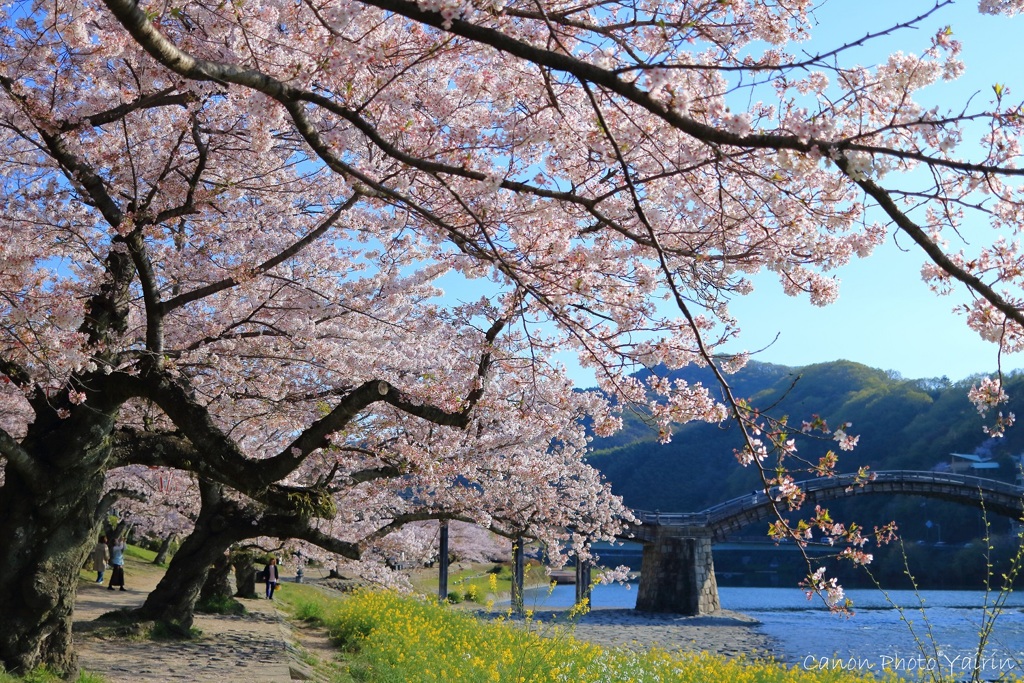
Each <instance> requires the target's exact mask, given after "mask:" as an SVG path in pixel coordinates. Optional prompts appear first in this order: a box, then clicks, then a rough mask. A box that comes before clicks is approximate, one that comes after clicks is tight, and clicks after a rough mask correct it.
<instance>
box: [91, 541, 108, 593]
mask: <svg viewBox="0 0 1024 683" xmlns="http://www.w3.org/2000/svg"><path fill="white" fill-rule="evenodd" d="M108 559H110V551H109V550H108V549H107V537H106V536H104V535H102V534H100V540H99V541H97V542H96V547H95V548H93V549H92V568H93V571H95V572H96V583H103V572H105V571H106V570H107V560H108Z"/></svg>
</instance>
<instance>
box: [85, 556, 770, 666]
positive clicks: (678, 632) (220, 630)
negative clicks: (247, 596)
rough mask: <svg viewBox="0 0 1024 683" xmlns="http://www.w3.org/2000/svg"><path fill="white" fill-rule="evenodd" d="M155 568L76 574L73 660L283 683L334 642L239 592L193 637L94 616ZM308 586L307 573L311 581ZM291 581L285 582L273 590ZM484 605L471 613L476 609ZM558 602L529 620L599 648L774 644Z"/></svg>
mask: <svg viewBox="0 0 1024 683" xmlns="http://www.w3.org/2000/svg"><path fill="white" fill-rule="evenodd" d="M162 575H163V570H162V569H161V568H159V567H155V566H153V565H151V564H147V563H145V562H140V561H138V560H135V559H133V558H129V559H128V564H127V566H126V576H127V579H126V581H127V586H128V590H127V591H124V592H122V591H109V590H107V589H106V587H105V586H100V585H97V584H94V583H91V582H83V583H82V585H81V586H80V589H79V592H78V597H77V602H76V611H75V630H74V634H75V635H74V637H75V644H76V648H77V651H78V654H79V661H80V666H81V667H82V668H83V669H85V670H87V671H90V672H92V673H95V674H98V675H100V676H102V677H103V678H104V680H105V681H107V683H128V682H142V683H155V682H157V681H175V680H178V681H194V682H195V683H230V682H234V681H238V682H239V683H242V682H248V681H264V682H266V683H285V682H287V681H293V680H297V679H302V678H312V679H314V680H316V678H317V676H316V675H315V674H311V672H310V669H309V666H308V660H309V659H311V658H312V659H318V660H320V661H324V662H327V661H330V660H332V659H334V657H335V655H336V652H337V651H336V649H335V648H334V647H333V646H332V645H331V644H330V643H329V641H328V639H327V637H326V634H325V633H321V632H318V631H317V629H314V628H309V627H307V626H297V625H293V624H291V623H289V622H288V621H287V620H286V619H285V618H284V616H283V615H282V614H281V612H279V611H278V610H277V608H276V605H275V604H274V603H272V602H271V601H269V600H242V601H241V602H242V603H243V604H244V605H245V607H246V609H247V610H248V613H247V614H246V615H244V616H229V615H207V614H198V615H196V622H195V627H196V628H197V629H198V630H199V631H200V632H201V634H200V636H199V637H198V638H196V639H194V640H187V641H180V640H150V639H143V638H142V637H141V636H138V635H132V634H131V633H129V632H127V631H125V630H124V629H121V628H119V627H114V626H109V625H107V623H105V622H103V621H96V619H97V618H98V617H99V616H101V615H102V614H105V613H107V612H110V611H112V610H115V609H124V608H131V607H136V606H138V605H141V604H142V602H143V601H144V600H145V597H146V595H147V594H148V593H149V592H150V591H151V590H152V589H153V588H154V587H155V586H156V583H157V582H158V581H159V579H160V577H161V576H162ZM311 583H313V584H314V585H315V581H313V582H311ZM290 585H292V584H289V583H284V584H283V585H282V588H281V590H282V591H288V589H289V586H290ZM489 614H492V613H485V612H483V611H481V612H480V615H481V616H482V617H485V618H486V617H487V616H488V615H489ZM567 614H568V612H567V610H559V609H553V610H545V611H543V612H539V613H538V614H536V615H534V617H533V621H534V628H535V630H537V632H539V633H540V634H541V635H544V634H545V633H544V631H545V624H547V623H549V622H554V621H557V622H559V623H560V624H562V625H568V626H569V627H570V632H571V634H572V635H573V636H574V637H575V638H577V639H579V640H584V641H587V642H591V643H594V644H597V645H601V646H603V647H624V648H628V649H631V650H647V649H651V648H660V649H664V650H667V651H672V652H710V653H715V654H721V655H724V656H726V657H745V658H748V659H749V658H761V657H765V656H768V655H770V654H771V653H772V652H773V643H772V642H771V641H770V639H768V638H767V637H766V636H764V635H763V634H761V633H760V632H759V631H758V628H757V627H758V622H757V621H756V620H754V619H752V618H750V617H747V616H745V615H743V614H739V613H736V612H730V611H726V610H723V611H721V612H719V613H716V614H714V615H709V616H701V617H681V616H678V615H661V614H646V613H640V612H636V611H634V610H631V609H596V610H593V611H592V612H590V613H588V614H585V615H583V616H582V617H577V618H575V619H574V620H572V621H571V622H570V621H569V620H568V618H567Z"/></svg>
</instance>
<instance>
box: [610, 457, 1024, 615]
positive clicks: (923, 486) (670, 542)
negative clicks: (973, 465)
mask: <svg viewBox="0 0 1024 683" xmlns="http://www.w3.org/2000/svg"><path fill="white" fill-rule="evenodd" d="M798 485H799V486H800V488H801V489H802V490H803V491H804V494H805V498H804V503H803V507H804V509H807V506H814V505H815V504H817V503H821V502H823V501H828V500H836V499H839V498H848V497H852V496H864V495H872V494H889V495H894V494H896V495H912V496H927V497H929V498H939V499H942V500H948V501H952V502H957V503H963V504H966V505H972V506H974V507H982V506H984V508H985V510H986V511H987V512H988V513H989V514H997V515H1005V516H1008V517H1012V518H1014V519H1021V518H1022V517H1024V487H1020V486H1015V485H1013V484H1008V483H1006V482H1002V481H996V480H993V479H984V478H982V477H974V476H970V475H965V474H954V473H946V472H917V471H913V470H896V471H891V472H876V473H875V477H874V479H872V480H870V481H866V482H863V483H857V481H856V477H855V476H854V475H840V476H836V477H825V478H821V479H811V480H808V481H803V482H798ZM773 504H776V503H775V501H773V500H772V496H769V495H766V494H765V493H764V492H763V491H762V492H756V493H749V494H747V495H745V496H740V497H739V498H734V499H733V500H729V501H726V502H724V503H720V504H719V505H715V506H714V507H710V508H708V509H707V510H703V511H701V512H691V513H664V512H649V511H643V510H634V514H635V515H636V517H637V519H638V520H639V524H634V525H631V526H630V528H629V530H628V533H629V534H630V535H631V536H632V538H631V539H630V540H633V541H639V542H641V543H643V544H644V556H643V569H642V571H641V573H640V587H639V589H638V591H637V606H636V608H637V609H638V610H642V611H650V612H676V613H681V614H707V613H710V612H714V611H715V610H717V609H718V607H719V601H718V585H717V583H716V581H715V567H714V560H713V558H712V554H711V544H712V542H713V541H716V540H722V539H724V538H725V536H726V535H727V534H729V533H730V532H733V531H737V530H739V529H742V528H743V527H746V526H749V525H751V524H754V523H756V522H759V521H763V520H766V519H769V518H770V517H773V516H774V514H775V513H774V511H773ZM811 509H813V507H812V508H811Z"/></svg>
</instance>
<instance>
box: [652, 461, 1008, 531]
mask: <svg viewBox="0 0 1024 683" xmlns="http://www.w3.org/2000/svg"><path fill="white" fill-rule="evenodd" d="M874 475H875V476H874V479H872V480H868V481H864V480H862V479H861V480H858V478H857V475H855V474H840V475H836V476H835V477H818V478H817V479H807V480H804V481H800V482H796V484H797V486H799V487H800V488H801V489H803V490H804V491H805V492H807V493H812V492H817V491H822V490H826V489H836V488H845V487H848V486H860V485H862V484H863V485H864V486H871V485H872V484H875V483H900V482H907V483H915V484H922V483H923V484H936V485H946V486H959V487H965V488H970V489H975V490H980V491H983V492H984V493H986V494H993V493H995V494H1001V495H1005V496H1009V497H1012V498H1021V499H1024V487H1021V486H1017V485H1015V484H1010V483H1008V482H1004V481H998V480H995V479H986V478H984V477H976V476H973V475H969V474H957V473H954V472H923V471H915V470H891V471H879V472H875V473H874ZM768 502H769V496H768V495H767V494H765V492H764V491H761V490H758V491H754V492H752V493H750V494H749V495H746V496H740V497H737V498H733V499H731V500H727V501H725V502H722V503H719V504H718V505H713V506H711V507H709V508H707V509H706V510H701V511H700V512H659V511H657V510H655V511H649V510H634V511H633V513H634V515H636V517H637V519H638V520H639V521H640V523H641V524H652V525H656V526H707V525H710V524H712V523H713V522H714V521H715V520H720V519H723V518H726V517H731V516H733V515H736V514H739V513H742V512H743V511H744V510H750V509H754V508H758V507H762V506H764V505H766V504H767V503H768Z"/></svg>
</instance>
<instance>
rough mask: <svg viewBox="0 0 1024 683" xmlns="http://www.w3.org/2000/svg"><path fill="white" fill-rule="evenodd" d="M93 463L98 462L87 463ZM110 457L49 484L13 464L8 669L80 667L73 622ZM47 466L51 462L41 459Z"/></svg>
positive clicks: (0, 570) (3, 494)
mask: <svg viewBox="0 0 1024 683" xmlns="http://www.w3.org/2000/svg"><path fill="white" fill-rule="evenodd" d="M86 461H91V462H92V463H93V464H94V466H93V467H91V468H90V467H87V466H86V464H85V463H86ZM102 462H103V458H102V457H99V456H97V455H96V454H95V453H94V454H93V457H91V458H90V457H89V455H88V454H83V456H82V457H81V459H80V463H81V464H80V466H79V467H76V468H74V469H73V470H69V469H65V468H59V467H55V468H54V470H53V471H52V472H49V471H47V472H46V474H48V475H49V476H47V477H46V478H47V481H48V485H47V486H46V487H45V489H43V488H41V487H39V486H36V485H34V484H33V482H30V481H27V480H25V479H24V478H22V477H21V475H20V474H19V473H18V472H17V471H16V469H15V468H14V467H11V466H8V467H7V468H6V469H5V473H4V476H5V482H4V486H3V487H2V488H0V520H3V523H2V524H0V604H2V612H3V628H0V669H7V670H8V671H11V672H15V673H24V672H27V671H30V670H32V669H34V668H36V667H39V666H48V667H50V668H51V669H53V670H55V671H57V672H60V673H62V674H73V673H74V672H75V671H77V668H78V666H77V658H76V656H75V654H74V651H73V648H72V643H71V624H72V617H73V613H74V603H75V593H76V591H77V590H78V576H79V570H80V569H81V568H82V566H83V563H84V562H85V560H86V557H87V556H88V555H89V551H90V550H91V549H92V547H93V546H95V544H96V533H97V530H98V528H99V524H98V522H99V520H98V516H97V510H98V505H99V501H100V499H101V496H102V493H103V472H102V470H101V469H100V467H99V466H97V465H95V463H102ZM40 464H41V465H45V464H46V463H42V462H40Z"/></svg>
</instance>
